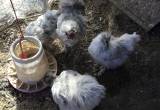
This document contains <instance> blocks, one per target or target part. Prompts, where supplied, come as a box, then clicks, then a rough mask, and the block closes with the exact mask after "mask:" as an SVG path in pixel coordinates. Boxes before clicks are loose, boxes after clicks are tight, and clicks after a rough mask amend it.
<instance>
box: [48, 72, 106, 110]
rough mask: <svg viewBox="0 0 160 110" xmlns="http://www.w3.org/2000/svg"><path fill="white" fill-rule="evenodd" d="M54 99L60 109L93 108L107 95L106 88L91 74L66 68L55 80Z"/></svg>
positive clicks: (88, 109) (82, 109)
mask: <svg viewBox="0 0 160 110" xmlns="http://www.w3.org/2000/svg"><path fill="white" fill-rule="evenodd" d="M51 91H52V96H53V100H54V101H55V102H56V103H57V104H58V106H59V108H60V110H92V109H93V108H95V107H96V106H97V105H98V104H99V103H100V101H101V99H102V98H104V96H105V88H104V86H102V85H100V84H99V83H98V82H97V81H96V79H95V78H94V77H92V76H89V75H80V74H79V73H78V72H76V71H72V70H66V71H63V72H62V73H61V74H60V76H58V77H57V79H56V80H55V81H54V83H53V86H52V89H51Z"/></svg>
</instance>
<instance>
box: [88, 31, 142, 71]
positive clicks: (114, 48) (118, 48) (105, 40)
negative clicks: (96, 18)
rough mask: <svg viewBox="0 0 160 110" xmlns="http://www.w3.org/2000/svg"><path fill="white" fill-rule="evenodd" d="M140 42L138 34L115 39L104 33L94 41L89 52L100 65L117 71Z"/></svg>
mask: <svg viewBox="0 0 160 110" xmlns="http://www.w3.org/2000/svg"><path fill="white" fill-rule="evenodd" d="M139 41H140V36H139V35H138V34H136V33H133V34H127V33H126V34H123V35H122V36H120V37H114V36H112V35H111V34H110V33H109V32H102V33H100V34H99V35H98V36H97V37H95V38H94V39H93V40H92V42H91V44H90V45H89V47H88V52H89V54H90V55H91V57H92V58H93V59H94V60H95V61H96V62H97V63H98V64H101V65H103V66H104V67H106V68H108V69H115V68H117V67H119V66H121V65H122V64H123V63H124V62H125V61H126V59H127V58H128V57H129V54H131V53H132V52H133V51H134V48H135V46H136V44H137V43H138V42H139Z"/></svg>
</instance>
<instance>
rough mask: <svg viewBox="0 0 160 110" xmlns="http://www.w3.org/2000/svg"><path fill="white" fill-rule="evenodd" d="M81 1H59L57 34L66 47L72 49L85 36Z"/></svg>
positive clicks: (82, 3)
mask: <svg viewBox="0 0 160 110" xmlns="http://www.w3.org/2000/svg"><path fill="white" fill-rule="evenodd" d="M83 11H84V2H83V0H60V3H59V12H60V13H59V14H60V16H59V17H58V21H57V30H56V32H57V34H58V36H59V37H60V38H61V40H62V41H63V42H64V44H65V45H66V47H72V46H74V45H75V44H77V43H78V41H79V40H80V39H81V38H82V37H83V36H84V35H85V27H86V26H85V17H84V16H83V15H82V14H81V13H83Z"/></svg>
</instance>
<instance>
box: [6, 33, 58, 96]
mask: <svg viewBox="0 0 160 110" xmlns="http://www.w3.org/2000/svg"><path fill="white" fill-rule="evenodd" d="M19 42H20V39H16V40H15V41H14V42H13V43H12V45H11V47H10V54H11V57H12V60H11V61H10V64H9V66H8V69H7V71H8V80H9V82H10V83H11V85H12V86H13V87H14V88H15V89H17V90H19V91H22V92H26V93H33V92H38V91H41V90H43V89H45V88H46V87H47V86H48V85H49V83H48V81H47V80H46V79H49V78H51V79H53V78H54V77H55V76H56V73H57V62H56V59H55V58H54V56H52V55H51V54H50V53H49V52H45V51H44V49H43V47H42V44H41V42H40V40H39V39H37V38H36V37H33V36H25V37H24V39H23V40H22V47H23V51H24V52H26V54H27V58H25V59H22V58H20V54H21V51H20V46H19Z"/></svg>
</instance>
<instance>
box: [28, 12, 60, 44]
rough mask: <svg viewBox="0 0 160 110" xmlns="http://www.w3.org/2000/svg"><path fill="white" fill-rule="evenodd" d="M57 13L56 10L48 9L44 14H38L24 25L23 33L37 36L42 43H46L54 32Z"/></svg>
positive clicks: (52, 36)
mask: <svg viewBox="0 0 160 110" xmlns="http://www.w3.org/2000/svg"><path fill="white" fill-rule="evenodd" d="M57 13H58V12H57V10H48V11H47V12H46V13H45V14H44V15H41V16H39V17H38V19H37V20H36V21H33V22H31V23H30V24H29V25H28V26H27V27H26V30H25V35H28V36H37V37H38V39H39V40H40V41H41V42H42V44H46V45H48V42H49V41H50V40H51V39H52V38H54V37H55V35H54V34H56V28H57V17H58V14H57Z"/></svg>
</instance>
